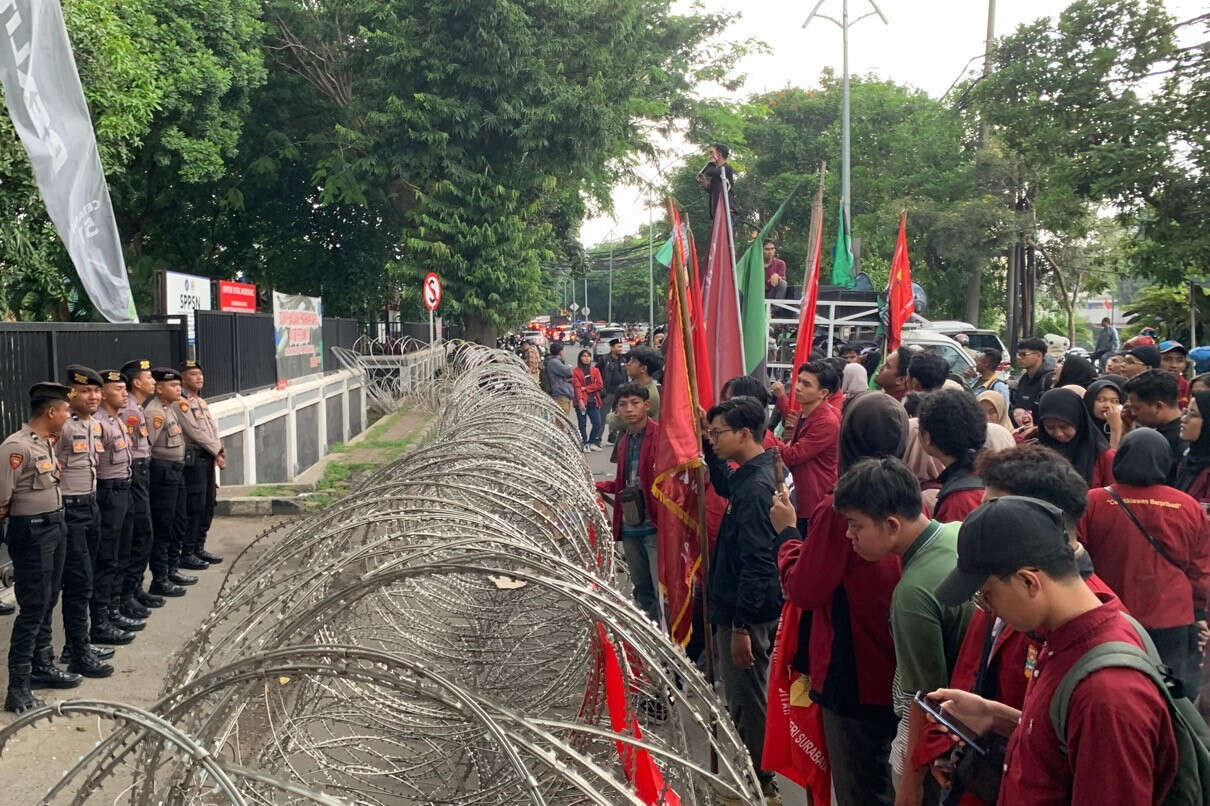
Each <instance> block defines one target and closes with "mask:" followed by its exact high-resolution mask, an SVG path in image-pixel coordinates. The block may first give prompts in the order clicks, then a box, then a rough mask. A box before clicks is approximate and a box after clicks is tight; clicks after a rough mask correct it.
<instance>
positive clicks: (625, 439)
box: [597, 417, 660, 540]
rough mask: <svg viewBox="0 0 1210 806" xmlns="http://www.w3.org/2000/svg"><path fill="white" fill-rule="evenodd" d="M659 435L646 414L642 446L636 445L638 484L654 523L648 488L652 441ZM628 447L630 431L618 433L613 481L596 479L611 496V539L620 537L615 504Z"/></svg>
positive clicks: (619, 513)
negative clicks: (637, 448)
mask: <svg viewBox="0 0 1210 806" xmlns="http://www.w3.org/2000/svg"><path fill="white" fill-rule="evenodd" d="M659 438H660V424H659V423H657V422H656V421H655V420H653V419H651V418H650V417H648V418H647V425H646V426H644V432H643V445H642V447H640V448H639V486H641V487H642V488H643V505H644V506H645V507H646V509H647V517H648V519H650V521H651V522H652V523H654V524H656V525H657V526H658V525H659V519H658V517H657V513H658V510H657V509H656V503H655V498H654V497H653V496H652V495H651V487H652V485H653V484H655V443H656V441H657V440H659ZM629 450H630V432H629V431H624V432H622V436H620V437H618V472H617V476H616V477H615V478H614V480H613V481H598V482H597V489H598V490H599V491H601V492H603V493H609V494H610V495H612V496H614V499H613V539H614V540H621V539H622V508H621V507H620V506H619V505H618V499H617V495H618V493H620V492H621V491H622V490H624V489H626V457H627V455H628V451H629Z"/></svg>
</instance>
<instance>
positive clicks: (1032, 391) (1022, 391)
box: [1012, 367, 1054, 426]
mask: <svg viewBox="0 0 1210 806" xmlns="http://www.w3.org/2000/svg"><path fill="white" fill-rule="evenodd" d="M1053 382H1054V370H1053V369H1046V368H1045V367H1043V368H1042V369H1041V370H1039V371H1038V374H1037V375H1035V376H1033V377H1032V378H1031V377H1029V373H1028V372H1026V373H1025V374H1023V375H1022V376H1021V378H1020V380H1018V381H1017V388H1016V389H1014V390H1013V394H1012V404H1013V409H1025V410H1026V411H1028V412H1029V413H1030V414H1032V415H1033V416H1034V424H1035V425H1038V426H1041V423H1039V422H1037V420H1038V398H1040V397H1042V393H1043V392H1045V391H1047V390H1048V389H1050V387H1051V384H1052V383H1053ZM1018 425H1020V423H1018Z"/></svg>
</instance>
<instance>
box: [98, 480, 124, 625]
mask: <svg viewBox="0 0 1210 806" xmlns="http://www.w3.org/2000/svg"><path fill="white" fill-rule="evenodd" d="M129 508H130V479H128V478H127V479H120V480H119V479H98V480H97V509H99V510H100V512H101V537H100V540H99V541H98V543H97V553H96V554H95V555H94V556H93V558H92V620H93V623H94V624H95V623H96V622H97V621H98V620H101V621H104V620H105V618H104V616H103V614H104V613H105V612H106V610H107V609H108V608H109V604H110V600H111V599H112V598H113V596H114V594H115V593H116V592H117V591H118V590H119V589H120V585H121V580H120V579H119V575H120V574H119V565H118V557H119V554H120V552H121V543H122V527H123V524H124V523H125V522H126V510H127V509H129ZM127 553H128V554H129V548H128V549H127Z"/></svg>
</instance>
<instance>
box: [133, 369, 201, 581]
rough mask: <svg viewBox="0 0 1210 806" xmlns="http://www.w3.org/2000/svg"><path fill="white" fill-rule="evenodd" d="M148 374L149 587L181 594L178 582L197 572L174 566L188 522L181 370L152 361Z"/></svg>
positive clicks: (194, 578)
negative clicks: (152, 391)
mask: <svg viewBox="0 0 1210 806" xmlns="http://www.w3.org/2000/svg"><path fill="white" fill-rule="evenodd" d="M151 377H152V378H154V379H155V396H154V397H152V398H151V399H150V400H149V401H147V405H146V406H145V407H144V409H143V411H144V414H145V415H146V417H147V431H148V435H149V440H150V442H151V478H150V483H151V487H150V490H151V502H152V506H151V529H152V547H151V560H150V563H149V564H150V566H151V579H152V582H151V593H153V594H155V595H157V596H184V595H185V589H184V588H183V587H182V586H183V585H192V584H194V583H196V582H197V577H195V576H189V575H186V574H182V573H180V572H179V571H178V570H177V563H178V562H179V561H180V557H181V539H182V537H183V535H184V533H185V529H186V528H187V527H188V523H189V520H188V514H187V512H186V510H185V476H184V470H185V435H184V432H183V431H182V430H181V426H180V423H179V422H178V418H177V415H178V414H180V408H179V404H180V402H181V375H180V373H179V372H177V371H176V370H174V369H169V368H167V367H156V368H155V369H153V370H151ZM185 408H186V410H187V409H188V408H189V405H188V404H186V405H185Z"/></svg>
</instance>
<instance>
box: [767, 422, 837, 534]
mask: <svg viewBox="0 0 1210 806" xmlns="http://www.w3.org/2000/svg"><path fill="white" fill-rule="evenodd" d="M778 445H780V446H781V460H782V462H784V463H785V465H786V467H788V468H789V469H790V473H791V474H792V475H793V476H794V494H795V496H796V500H797V507H796V509H797V510H798V513H797V514H798V517H799V518H810V517H811V515H812V513H814V512H815V507H817V506H819V502H820V501H822V500H823V497H824V496H825V495H827V494H828V492H830V491H831V489H832V488H833V487H835V486H836V476H837V465H838V463H839V462H840V416H839V415H838V414H837V413H836V411H835V409H833V408H832V407H831V406H829V405H828V403H827V401H824V402H823V403H821V404H820V405H818V406H816V407H815V410H814V411H812V412H811V413H810V414H808V415H807V416H806V417H802V418H800V419H799V421H798V426H797V427H796V428H795V429H794V438H793V439H792V440H791V441H790V442H780V441H779V442H778Z"/></svg>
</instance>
